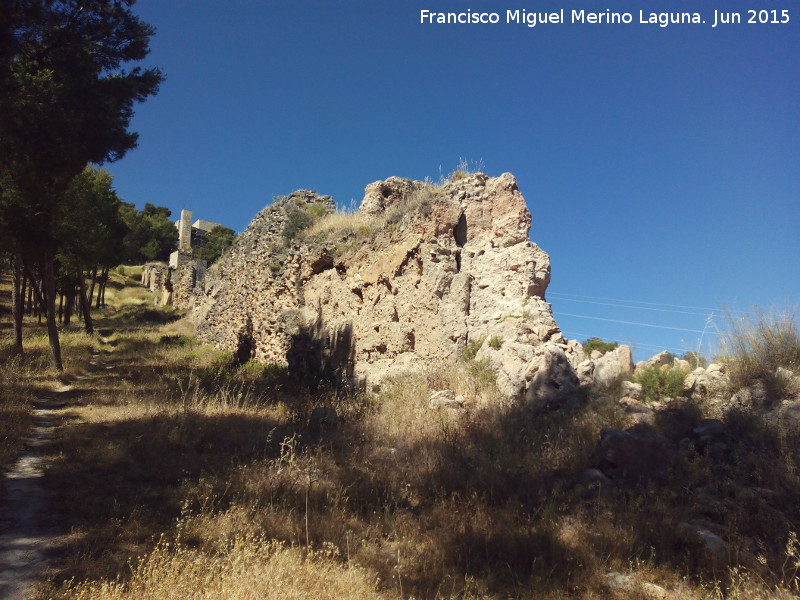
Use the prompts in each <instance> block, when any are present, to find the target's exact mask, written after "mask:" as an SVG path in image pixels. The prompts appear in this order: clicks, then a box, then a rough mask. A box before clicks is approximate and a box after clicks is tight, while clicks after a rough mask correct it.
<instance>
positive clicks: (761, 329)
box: [721, 307, 800, 401]
mask: <svg viewBox="0 0 800 600" xmlns="http://www.w3.org/2000/svg"><path fill="white" fill-rule="evenodd" d="M721 342H722V352H723V355H725V357H726V358H725V361H726V362H727V364H728V368H729V375H730V382H731V386H732V387H733V388H734V389H738V388H741V387H745V386H748V385H750V384H752V383H753V382H754V381H756V380H760V381H762V382H763V383H764V384H765V385H766V386H767V390H768V392H770V394H771V396H772V397H771V400H772V401H778V400H782V399H784V398H786V397H789V396H791V395H795V394H798V393H800V389H797V384H796V381H793V380H792V379H791V378H790V377H787V376H786V375H785V374H784V372H782V371H780V370H779V369H789V370H792V371H795V372H796V374H800V320H798V315H797V310H796V309H795V308H794V307H787V308H784V309H783V310H771V311H764V310H761V309H759V308H757V307H756V308H753V309H752V311H751V312H750V313H748V315H747V316H745V317H736V316H734V315H733V314H732V313H728V315H727V319H726V326H725V327H724V329H723V332H722V339H721Z"/></svg>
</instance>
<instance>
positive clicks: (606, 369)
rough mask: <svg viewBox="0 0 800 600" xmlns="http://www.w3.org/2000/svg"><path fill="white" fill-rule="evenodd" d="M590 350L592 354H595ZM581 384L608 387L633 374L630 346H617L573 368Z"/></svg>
mask: <svg viewBox="0 0 800 600" xmlns="http://www.w3.org/2000/svg"><path fill="white" fill-rule="evenodd" d="M595 352H597V351H596V350H595V351H594V352H592V356H595ZM575 371H576V373H577V375H578V379H579V380H580V382H581V384H582V385H596V386H599V387H606V388H607V387H610V386H612V385H614V384H615V383H618V382H619V381H621V380H623V379H625V378H626V377H630V376H631V375H632V374H633V355H632V354H631V349H630V346H625V345H622V346H619V347H617V348H615V349H614V350H611V351H609V352H606V353H605V354H601V355H600V356H599V357H597V358H591V359H589V360H584V361H583V362H581V363H580V364H578V366H577V367H576V369H575Z"/></svg>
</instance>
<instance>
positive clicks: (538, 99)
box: [107, 0, 800, 359]
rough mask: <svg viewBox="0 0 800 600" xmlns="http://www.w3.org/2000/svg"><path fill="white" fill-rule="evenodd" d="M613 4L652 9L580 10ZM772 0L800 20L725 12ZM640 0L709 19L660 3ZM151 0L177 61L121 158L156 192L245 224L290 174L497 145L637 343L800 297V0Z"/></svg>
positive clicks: (581, 274)
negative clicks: (573, 16)
mask: <svg viewBox="0 0 800 600" xmlns="http://www.w3.org/2000/svg"><path fill="white" fill-rule="evenodd" d="M762 5H763V6H762ZM561 8H563V9H564V10H565V13H566V16H567V21H568V22H567V23H563V24H549V25H539V26H537V27H534V28H530V27H527V26H525V25H524V24H513V23H512V24H506V23H505V22H504V21H505V13H506V10H508V9H511V10H516V9H527V10H529V11H532V10H536V11H542V10H559V9H561ZM606 8H609V9H611V10H612V11H619V12H624V11H628V12H631V13H632V15H633V20H634V22H633V23H632V24H629V25H614V24H599V25H590V24H573V23H569V17H570V11H571V10H572V9H585V10H587V11H588V10H605V9H606ZM748 8H770V9H778V10H779V11H780V10H782V9H787V10H788V11H789V17H790V22H789V23H788V24H783V25H775V24H747V23H744V22H743V23H741V24H735V25H727V26H720V27H718V28H712V27H711V21H712V20H713V13H714V9H717V10H724V11H727V12H730V11H740V12H741V13H742V16H743V21H745V20H746V19H747V16H748V15H747V12H746V10H747V9H748ZM421 9H429V10H434V11H447V10H451V11H452V10H459V11H464V10H467V9H471V10H472V11H473V12H477V11H484V10H486V11H495V12H497V13H499V14H500V15H501V23H499V24H496V25H477V24H473V25H430V24H428V25H423V24H420V22H419V20H420V19H419V15H420V10H421ZM639 10H644V11H645V13H646V14H647V13H649V12H650V11H651V10H655V11H698V12H700V13H701V14H702V16H703V18H705V19H707V22H706V23H705V24H699V25H671V26H669V27H666V28H661V27H659V26H658V25H643V24H639V23H638V20H639ZM134 11H135V12H136V13H137V14H138V15H139V16H141V17H142V18H143V19H144V20H145V21H147V22H149V23H151V24H152V25H153V26H155V27H156V28H157V34H156V36H155V37H154V38H153V41H152V53H151V55H150V56H149V57H148V60H147V61H145V64H147V65H157V66H159V67H161V68H162V69H163V70H164V71H165V72H166V75H167V80H166V82H165V83H164V84H163V86H162V89H161V92H160V93H159V94H158V95H157V96H155V97H153V98H151V99H149V100H148V101H147V102H146V103H144V104H141V105H139V106H138V107H137V109H136V116H135V118H134V120H133V129H134V130H135V131H138V132H139V133H140V136H141V137H140V140H139V148H138V149H136V150H134V151H132V152H131V153H130V154H129V155H128V156H127V157H125V158H124V159H123V160H122V161H120V162H118V163H114V164H111V165H107V166H108V168H109V169H110V170H111V171H112V173H114V174H115V176H116V179H115V182H116V187H117V190H118V192H119V193H120V195H121V196H123V197H124V198H125V199H126V200H128V201H130V202H134V203H136V204H137V205H138V206H139V207H141V206H143V205H144V203H145V202H152V203H154V204H157V205H163V206H167V207H169V208H170V209H172V211H173V213H174V214H176V215H177V213H179V211H180V210H181V209H182V208H189V209H191V210H193V211H194V215H195V218H204V219H208V220H211V221H218V222H220V223H223V224H225V225H227V226H229V227H232V228H233V229H236V230H237V231H242V230H243V229H244V228H245V227H246V226H247V224H248V223H249V221H250V219H251V218H252V217H253V216H254V215H255V214H256V213H257V212H258V211H259V210H260V209H261V208H263V207H264V206H265V205H266V204H267V203H269V202H270V200H271V198H272V196H273V195H278V194H286V193H289V192H291V191H293V190H295V189H299V188H311V189H315V190H317V191H318V192H320V193H324V194H331V195H333V196H334V198H335V199H336V201H337V202H338V203H340V204H349V203H350V201H351V200H352V199H355V200H356V201H359V200H360V199H361V197H362V195H363V188H364V186H365V185H366V184H368V183H370V182H372V181H376V180H378V179H385V178H387V177H389V176H391V175H397V176H402V177H409V178H415V179H423V178H425V177H426V176H430V177H432V178H434V179H437V178H438V177H439V174H440V168H441V170H443V171H444V172H445V173H447V172H449V171H451V170H452V169H453V168H454V167H455V166H456V163H457V162H458V161H459V158H465V159H467V160H473V161H478V160H482V161H483V164H484V170H485V171H486V172H487V173H488V174H490V175H499V174H500V173H503V172H505V171H509V172H511V173H514V175H516V177H517V179H518V181H519V186H520V189H521V190H522V193H523V194H524V195H525V198H526V199H527V201H528V205H529V207H530V210H531V212H532V213H533V228H532V231H531V238H532V239H533V240H534V241H535V242H536V243H538V244H539V245H540V246H541V247H542V248H543V249H544V250H546V251H547V252H548V253H549V254H550V256H551V260H552V284H551V286H550V289H549V291H548V300H549V301H550V302H551V303H552V304H553V309H554V311H555V313H556V316H557V319H558V322H559V324H560V325H561V327H562V329H563V330H564V331H565V332H566V333H567V334H570V337H575V338H578V339H585V337H588V336H589V335H596V336H599V337H602V338H605V339H609V338H611V339H616V340H619V341H625V342H628V343H632V344H634V345H635V350H636V352H635V354H636V357H637V358H639V359H640V358H644V357H646V356H649V355H650V354H652V353H653V352H655V350H656V349H657V348H656V347H659V348H664V347H665V348H670V349H675V350H679V351H681V350H685V349H690V348H693V347H694V346H695V345H696V343H697V340H698V337H699V334H698V333H697V332H696V331H680V330H672V329H664V328H663V327H675V328H680V329H689V330H702V329H703V328H704V325H705V322H706V317H707V316H708V315H709V314H710V313H711V309H715V310H717V311H718V309H719V307H721V306H729V307H731V308H734V309H740V310H741V309H748V308H749V307H750V305H753V304H756V305H760V306H765V307H768V306H771V305H775V304H783V303H784V302H785V301H787V300H788V301H790V302H795V303H796V302H797V301H798V299H800V261H799V260H798V259H800V241H798V229H800V35H799V34H800V7H798V4H797V2H790V1H788V0H771V1H770V2H761V3H760V4H759V3H752V2H751V3H741V2H738V1H730V0H717V1H715V2H712V1H709V0H692V1H683V2H680V1H666V0H665V1H661V2H651V1H646V0H639V1H638V2H620V1H618V0H609V2H607V3H605V4H598V3H597V2H593V1H591V0H570V1H567V0H564V1H563V2H551V1H549V0H542V1H540V2H535V3H531V2H516V1H515V0H504V1H502V2H501V1H493V2H485V1H484V2H480V1H475V2H472V3H470V2H463V1H462V2H441V1H436V0H429V1H428V2H420V1H418V0H408V1H397V2H380V1H376V0H364V1H351V0H336V1H325V2H323V1H314V2H312V1H301V0H291V1H289V0H281V1H256V0H225V1H223V0H191V1H190V0H169V1H164V0H140V1H139V2H138V3H137V4H136V5H135V7H134ZM579 296H581V297H579ZM584 296H591V297H593V298H586V297H584ZM606 298H608V299H615V300H616V299H620V300H624V301H625V305H627V306H628V307H631V306H646V307H648V308H659V309H662V310H643V309H642V308H623V307H621V306H619V304H620V303H619V302H610V301H608V300H603V299H606ZM633 301H645V302H652V303H658V304H648V305H641V304H638V303H635V302H633ZM609 304H617V306H609ZM663 304H669V305H680V306H686V307H700V309H699V310H698V309H695V308H690V309H685V308H676V307H671V306H663ZM664 310H666V311H684V313H697V314H683V313H681V312H664ZM715 314H718V312H717V313H715ZM572 315H576V316H572ZM586 317H592V318H586ZM600 319H611V320H612V321H604V320H600ZM614 321H630V322H635V323H644V324H648V325H658V326H659V327H645V326H642V325H625V324H622V323H617V322H614ZM714 321H715V323H719V322H720V319H719V318H715V319H714ZM705 339H706V340H708V339H710V337H709V336H708V335H706V336H705Z"/></svg>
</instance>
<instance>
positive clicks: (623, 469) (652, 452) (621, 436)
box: [591, 426, 672, 483]
mask: <svg viewBox="0 0 800 600" xmlns="http://www.w3.org/2000/svg"><path fill="white" fill-rule="evenodd" d="M671 461H672V451H671V445H670V443H669V440H667V439H666V438H665V437H664V436H662V435H660V434H659V433H656V432H655V431H653V430H651V429H649V428H648V427H646V426H635V427H632V428H631V429H629V430H627V431H620V430H618V429H604V430H602V431H601V432H600V442H599V443H598V445H597V449H596V450H595V454H594V457H593V459H592V461H591V464H592V466H594V467H595V468H597V469H599V470H601V471H602V472H603V473H605V474H606V475H608V476H609V477H611V479H614V480H617V479H622V480H625V481H630V482H633V483H636V482H638V481H641V480H645V479H652V478H658V477H660V476H662V475H663V474H664V473H665V471H666V470H667V468H668V467H669V465H670V463H671Z"/></svg>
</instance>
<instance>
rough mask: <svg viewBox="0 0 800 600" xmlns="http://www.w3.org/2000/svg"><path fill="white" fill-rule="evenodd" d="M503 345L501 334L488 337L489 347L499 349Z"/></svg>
mask: <svg viewBox="0 0 800 600" xmlns="http://www.w3.org/2000/svg"><path fill="white" fill-rule="evenodd" d="M502 345H503V336H502V335H493V336H492V337H491V338H489V348H494V349H495V350H499V349H500V348H501V347H502Z"/></svg>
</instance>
